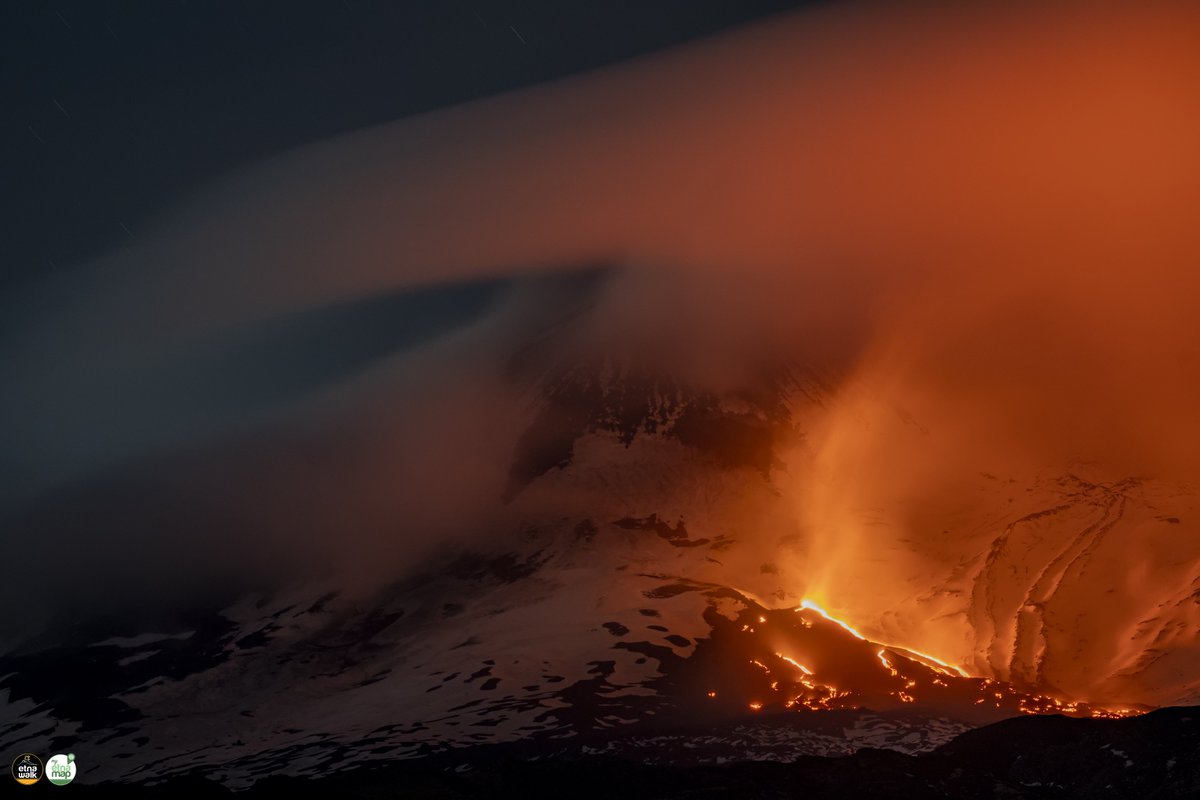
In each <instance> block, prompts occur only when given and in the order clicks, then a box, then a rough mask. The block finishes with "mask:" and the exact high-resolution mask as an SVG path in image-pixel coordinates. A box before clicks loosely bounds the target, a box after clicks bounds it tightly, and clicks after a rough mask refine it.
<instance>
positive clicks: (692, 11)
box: [0, 0, 803, 291]
mask: <svg viewBox="0 0 1200 800" xmlns="http://www.w3.org/2000/svg"><path fill="white" fill-rule="evenodd" d="M801 4H803V3H802V2H801V0H488V1H487V2H484V0H394V1H393V2H383V0H330V1H329V2H297V0H289V1H288V2H246V1H244V0H238V1H236V2H234V1H228V2H227V1H224V0H212V1H211V2H202V1H201V0H190V2H189V0H146V2H116V1H115V0H47V1H43V2H21V3H8V4H5V5H4V9H3V11H2V12H0V96H2V97H3V115H2V116H0V148H2V152H3V153H4V157H3V161H2V162H0V163H2V170H3V171H2V173H0V212H2V217H0V219H2V220H3V222H2V223H0V291H4V290H7V289H11V288H13V287H14V286H15V285H18V284H20V283H22V282H24V281H25V280H27V279H29V278H32V277H35V276H36V275H38V274H40V273H41V272H43V271H45V270H49V269H69V268H70V266H71V264H73V263H76V262H78V261H80V260H82V259H85V258H88V257H90V256H94V255H96V254H97V253H99V252H101V251H103V250H105V249H106V248H108V247H111V246H114V245H116V244H119V243H120V242H121V241H122V240H123V239H127V238H128V237H137V236H138V235H139V234H140V233H143V232H144V231H145V229H146V227H147V225H148V223H149V222H150V221H151V220H153V218H154V217H155V215H156V214H158V213H160V212H161V211H162V210H164V209H165V208H168V207H170V206H171V205H173V204H174V203H176V202H177V201H178V200H179V199H180V198H181V197H183V196H186V194H187V193H188V192H189V190H191V189H192V188H194V187H196V186H198V185H201V184H203V183H204V182H205V181H207V180H209V179H211V178H213V177H215V176H218V175H220V174H222V173H223V172H225V171H227V170H230V169H233V168H236V167H237V166H239V165H242V164H245V163H246V162H248V161H251V160H253V159H255V158H257V157H260V156H263V155H265V154H269V153H272V152H277V151H279V150H282V149H286V148H289V147H293V146H295V145H298V144H301V143H304V142H309V141H312V140H315V139H319V138H322V137H327V136H330V135H333V134H337V133H339V132H342V131H348V130H352V129H355V128H359V127H362V126H365V125H370V124H373V123H378V122H383V121H387V120H393V119H397V118H400V117H403V116H406V115H410V114H413V113H418V112H421V111H426V110H429V109H433V108H437V107H440V106H445V105H449V104H453V103H457V102H461V101H465V100H469V99H472V98H475V97H480V96H483V95H487V94H491V93H494V92H497V91H502V90H505V89H510V88H513V87H518V86H522V85H527V84H531V83H536V82H540V81H544V80H548V79H552V78H555V77H558V76H562V75H566V74H569V73H572V72H577V71H580V70H586V69H589V68H592V67H596V66H599V65H602V64H605V63H609V62H613V61H618V60H621V59H623V58H627V57H630V56H633V55H637V54H640V53H645V52H649V51H652V50H655V49H658V48H661V47H664V46H668V45H671V44H674V43H678V42H681V41H684V40H687V39H689V38H694V37H696V36H702V35H705V34H709V33H712V32H715V31H717V30H720V29H721V28H724V27H728V26H730V25H735V24H738V23H740V22H745V21H748V20H751V19H754V18H756V17H759V16H762V15H763V14H767V13H771V12H775V11H779V10H783V9H786V8H789V7H792V6H796V5H801Z"/></svg>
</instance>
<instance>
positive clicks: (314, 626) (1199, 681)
mask: <svg viewBox="0 0 1200 800" xmlns="http://www.w3.org/2000/svg"><path fill="white" fill-rule="evenodd" d="M1198 34H1200V13H1198V12H1197V11H1196V9H1194V8H1193V7H1191V6H1189V5H1186V4H1167V3H1163V4H1147V5H1138V6H1132V5H1124V4H1094V3H1089V4H1070V3H1068V4H1062V5H1056V6H1054V7H1053V8H1043V7H1037V6H1034V5H1028V6H1022V7H1021V11H1020V13H1013V12H1012V11H1010V10H1009V9H1008V7H1007V6H1000V5H992V4H980V5H975V4H972V5H971V6H970V7H969V8H955V9H939V10H938V11H937V13H935V12H934V11H933V10H932V9H931V8H928V9H927V8H924V7H921V8H916V7H906V8H904V9H898V8H895V7H892V6H887V7H884V6H871V7H868V6H862V7H859V6H854V7H851V8H831V9H823V10H820V11H817V12H808V13H804V14H798V15H795V16H794V17H790V18H785V19H779V20H774V21H772V22H771V23H770V24H767V25H762V26H756V27H749V28H746V29H744V30H740V31H737V32H734V33H731V34H728V35H726V36H723V37H720V38H716V39H713V40H711V41H707V42H703V43H700V44H697V45H693V46H689V47H686V48H682V49H680V50H678V51H674V52H671V53H666V54H663V55H660V56H655V57H652V58H647V59H643V60H639V61H637V62H631V63H628V64H625V65H622V66H619V67H616V68H612V69H609V70H605V71H603V72H599V73H595V74H591V75H588V76H584V77H581V78H575V79H572V80H570V81H567V82H563V83H559V84H552V85H547V86H544V87H539V88H535V89H531V90H527V91H522V92H519V93H514V94H511V95H507V96H502V97H497V98H493V99H488V100H485V101H481V102H478V103H474V104H471V105H467V106H463V107H460V108H456V109H451V110H448V111H444V112H438V113H436V114H431V115H429V116H427V117H423V118H420V119H417V120H412V121H406V122H402V123H397V124H395V125H386V126H381V127H377V128H372V129H368V130H365V131H362V132H359V133H356V134H354V135H351V136H348V137H342V138H340V139H337V140H333V141H330V142H328V143H324V144H322V145H319V146H316V147H311V148H305V149H303V150H300V151H297V152H295V153H290V154H286V155H283V156H280V157H278V158H276V159H274V160H272V161H271V162H268V163H264V164H263V165H262V166H260V167H259V168H258V169H257V170H255V171H254V172H252V173H249V174H246V175H241V176H238V177H235V178H232V179H229V180H228V181H227V182H226V183H224V184H223V185H220V186H216V187H214V188H213V189H212V190H210V191H209V192H208V193H207V194H206V195H204V196H202V197H200V198H198V199H197V200H195V201H194V202H193V205H192V206H191V207H189V208H188V209H185V210H183V211H180V212H179V213H178V214H177V216H175V217H174V218H172V219H170V220H168V221H166V222H165V223H164V224H163V225H162V227H161V229H160V231H159V232H158V233H157V235H156V236H155V237H152V238H149V239H147V240H145V241H142V242H139V243H138V244H136V245H133V246H131V247H129V248H127V249H125V250H122V251H119V252H115V253H113V254H111V255H110V256H109V257H107V258H104V259H101V260H100V261H98V262H96V263H95V264H92V265H90V266H88V267H86V268H83V269H81V270H78V271H76V272H74V273H73V274H70V275H59V276H52V277H50V278H48V279H47V280H45V281H44V282H42V283H40V284H36V285H33V286H31V287H29V288H28V290H27V291H26V292H25V293H23V294H21V295H20V296H16V297H11V298H7V299H5V301H4V305H3V309H2V311H3V314H2V317H0V319H2V322H0V325H2V326H3V328H2V330H0V336H2V338H0V372H2V373H3V374H4V375H6V376H7V381H8V382H7V385H8V389H7V390H6V391H5V393H3V395H2V396H0V530H3V531H4V534H3V536H4V537H5V538H4V546H5V548H6V551H15V550H17V549H19V548H20V547H23V546H26V545H27V544H28V543H30V542H36V549H37V551H38V552H39V553H54V554H55V569H54V570H53V571H38V572H36V573H35V572H33V571H31V570H29V569H28V568H27V566H26V563H25V561H24V560H19V559H12V560H6V561H5V562H4V565H3V570H4V572H3V573H2V578H3V580H2V581H0V586H2V587H3V588H2V592H3V595H0V596H2V597H3V599H4V601H5V602H6V603H7V604H8V605H9V607H16V604H17V601H18V599H19V600H20V603H21V608H23V609H27V610H26V611H25V612H24V613H23V614H22V615H20V616H13V617H10V618H8V619H5V620H4V621H2V622H0V632H2V633H3V642H4V646H3V648H2V651H3V655H2V656H0V660H2V661H3V662H4V663H3V664H0V675H2V676H4V677H2V678H0V689H3V690H6V691H7V697H6V705H5V713H4V718H3V719H0V722H2V723H3V725H2V726H0V739H3V741H4V742H6V743H8V744H9V745H11V746H17V744H16V743H17V742H21V743H37V744H39V746H40V745H41V743H44V745H45V747H48V748H51V749H53V748H56V747H59V746H65V744H66V743H67V742H83V743H86V744H87V745H88V746H89V747H90V748H92V749H91V752H92V753H94V754H98V755H102V756H104V759H105V765H106V766H105V767H104V770H105V772H104V773H102V774H104V775H105V776H106V777H113V778H121V779H130V778H137V777H139V776H145V775H151V774H153V775H161V774H173V773H178V772H185V771H187V770H190V769H193V768H197V767H203V768H205V769H207V770H211V774H213V775H214V776H216V777H218V778H221V779H223V780H228V781H231V782H233V783H235V784H237V783H239V782H241V783H242V784H244V783H245V782H248V781H250V780H252V779H253V778H254V777H257V776H261V775H264V774H268V773H276V772H284V773H290V774H317V773H319V772H321V771H323V770H327V769H328V768H330V767H331V765H334V764H348V763H357V762H358V761H361V760H371V759H377V758H394V757H397V756H413V755H424V754H428V753H430V752H434V751H440V750H441V749H443V748H446V747H451V746H464V745H468V744H478V743H481V742H485V741H486V742H494V741H499V742H511V741H519V740H522V739H526V738H531V739H538V738H539V737H551V738H553V737H560V736H567V737H571V736H584V735H585V734H586V735H594V734H596V733H597V732H606V731H609V730H610V729H623V728H624V727H625V726H634V727H635V728H637V731H636V736H637V737H642V738H636V737H635V738H634V739H631V740H627V741H626V743H625V744H622V745H619V747H632V748H635V749H636V748H638V747H641V746H642V745H641V744H638V742H642V741H649V740H650V739H653V737H655V736H658V735H660V734H661V730H659V728H658V723H657V721H656V720H655V719H654V718H656V717H661V718H662V719H664V720H667V721H668V722H670V723H671V724H686V725H695V724H700V723H707V722H709V721H710V720H711V721H713V722H714V723H720V724H726V723H729V722H730V721H731V720H732V721H734V722H737V721H740V720H742V719H743V718H746V717H749V718H750V719H754V718H755V715H758V714H759V712H764V711H765V712H770V711H772V710H793V711H796V713H797V715H798V717H797V718H803V719H806V720H808V721H809V723H811V725H812V726H813V730H816V729H817V728H820V727H821V726H822V725H825V724H826V723H825V722H824V721H822V720H824V719H825V718H821V717H810V716H809V715H807V713H805V714H801V712H800V711H799V709H798V707H806V708H838V709H869V711H864V710H859V711H856V712H854V713H855V714H856V715H857V716H854V717H853V719H852V720H851V722H849V723H847V724H846V725H844V726H840V727H841V728H842V733H841V734H838V735H837V736H832V737H830V736H824V737H823V735H822V734H819V733H812V735H808V734H804V735H803V736H800V738H801V739H803V740H804V741H803V742H800V743H795V744H794V745H789V746H791V748H792V749H791V750H790V751H789V752H793V753H795V752H805V753H810V754H827V753H828V752H844V751H846V750H848V749H857V747H858V744H854V745H846V744H845V742H846V741H853V740H854V737H853V736H850V735H849V734H847V733H846V731H847V730H867V729H871V730H875V728H874V727H873V726H876V723H877V721H878V719H884V720H885V723H886V724H881V727H879V729H878V731H877V732H879V736H878V737H873V736H866V735H864V736H862V737H860V738H861V739H862V742H861V743H860V744H876V745H877V744H879V742H880V741H884V742H885V743H887V744H888V745H889V746H896V747H900V749H907V750H908V751H911V752H917V751H923V750H927V749H931V748H932V747H934V746H936V745H938V744H941V743H943V742H945V741H948V740H949V738H950V737H952V736H953V735H954V734H957V733H959V732H961V731H963V730H965V729H966V728H968V727H970V726H972V725H977V724H980V723H982V722H986V721H991V720H994V719H998V718H1000V717H1002V716H1007V715H1012V714H1019V713H1022V712H1027V713H1028V712H1038V711H1050V710H1068V711H1071V712H1072V713H1077V714H1081V715H1091V714H1093V713H1096V714H1099V715H1104V714H1123V713H1126V712H1127V711H1139V710H1145V709H1147V708H1150V707H1156V706H1166V705H1180V704H1196V703H1200V696H1198V694H1200V652H1198V648H1200V642H1198V640H1197V635H1196V632H1197V630H1200V627H1198V625H1200V619H1198V615H1200V604H1198V602H1197V598H1198V597H1200V585H1198V581H1200V572H1198V571H1197V564H1198V563H1200V535H1197V534H1198V531H1197V530H1196V526H1197V524H1198V523H1197V518H1196V516H1195V514H1194V511H1195V508H1194V506H1195V502H1196V501H1195V487H1196V485H1197V483H1198V481H1200V461H1198V456H1197V453H1196V451H1195V448H1194V446H1193V442H1194V441H1195V440H1196V436H1197V434H1200V422H1198V419H1197V416H1196V413H1195V404H1194V398H1195V397H1196V392H1197V390H1198V389H1200V362H1198V360H1197V353H1198V350H1197V345H1198V344H1200V342H1198V340H1197V338H1198V334H1197V332H1196V328H1195V325H1194V308H1193V304H1194V301H1193V298H1194V297H1196V296H1200V294H1198V292H1197V290H1198V289H1200V286H1198V285H1197V284H1198V282H1200V278H1198V277H1197V274H1196V272H1195V270H1194V269H1193V268H1192V267H1193V265H1194V261H1195V257H1196V256H1197V254H1200V233H1198V231H1197V228H1196V226H1195V225H1194V223H1193V220H1192V216H1193V214H1192V210H1193V209H1194V208H1195V207H1196V201H1197V200H1200V196H1198V193H1200V159H1198V158H1197V156H1196V154H1195V148H1194V142H1195V141H1196V140H1197V137H1198V135H1200V96H1197V95H1196V93H1195V92H1194V87H1195V86H1196V85H1197V81H1198V80H1200V55H1198V54H1197V51H1196V49H1195V48H1194V46H1193V44H1194V42H1195V41H1196V40H1197V35H1198ZM947 64H953V66H954V68H953V69H947ZM797 609H801V610H797ZM818 609H819V610H818ZM760 618H761V619H760ZM833 620H838V621H840V624H839V623H838V622H835V621H833ZM81 660H82V661H83V662H86V663H89V664H90V665H91V666H92V668H91V669H90V670H89V671H88V673H87V676H86V677H85V678H80V677H78V676H77V675H76V672H75V670H74V668H73V667H72V665H75V664H78V663H80V662H81ZM72 676H74V677H72ZM910 682H911V684H910ZM773 684H774V685H773ZM301 687H302V688H301ZM710 693H712V696H710ZM843 693H844V694H843ZM906 698H907V699H906ZM1056 701H1057V702H1056ZM789 703H790V704H791V705H790V706H789ZM753 706H758V708H754V707H753ZM876 712H878V713H879V714H884V712H887V714H884V716H883V717H870V718H868V717H867V716H863V715H868V716H869V715H871V714H875V713H876ZM889 714H890V716H888V715H889ZM181 719H183V720H185V721H186V724H182V723H181V722H180V720H181ZM864 720H865V721H864ZM664 724H665V723H664ZM643 727H644V728H645V730H644V731H643V730H642V728H643ZM801 727H803V726H801ZM631 730H632V728H631ZM810 733H811V731H810ZM910 736H915V738H912V739H910V738H909V737H910ZM880 737H882V739H881V738H880ZM768 738H769V737H768ZM759 739H761V737H759ZM751 740H754V741H753V742H751V744H745V742H750V741H751ZM629 741H632V742H633V744H629V743H628V742H629ZM740 741H742V742H743V744H741V745H739V748H741V749H740V750H739V752H740V753H741V754H742V755H741V757H747V756H746V755H745V754H746V749H745V748H746V747H759V746H762V742H761V741H760V740H758V739H755V736H748V737H743V739H742V740H740ZM20 746H33V744H28V745H27V744H22V745H20ZM589 746H590V745H589ZM605 746H607V744H606V745H605ZM614 746H615V747H616V746H618V745H614ZM646 746H647V747H650V749H653V746H652V745H646ZM767 750H768V751H769V750H770V748H769V747H768V748H767ZM97 774H101V773H97Z"/></svg>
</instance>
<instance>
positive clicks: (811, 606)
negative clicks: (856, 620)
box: [796, 598, 867, 641]
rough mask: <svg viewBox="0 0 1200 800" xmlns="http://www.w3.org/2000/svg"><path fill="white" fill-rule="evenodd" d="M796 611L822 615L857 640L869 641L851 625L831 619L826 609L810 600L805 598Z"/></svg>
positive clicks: (835, 618)
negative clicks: (813, 612)
mask: <svg viewBox="0 0 1200 800" xmlns="http://www.w3.org/2000/svg"><path fill="white" fill-rule="evenodd" d="M796 610H797V611H815V612H817V613H818V614H820V615H821V616H822V617H824V618H825V619H827V620H829V621H830V622H832V623H833V624H834V625H840V626H841V627H842V628H843V629H844V630H845V631H846V632H847V633H849V634H851V635H852V636H854V637H855V638H858V639H862V640H863V641H866V639H867V637H865V636H863V635H862V634H861V633H859V632H858V631H856V630H854V628H851V627H850V626H849V625H847V624H846V623H844V622H842V621H841V620H840V619H838V618H837V617H831V616H830V615H829V612H827V611H826V610H825V609H823V608H821V607H820V606H819V605H817V604H816V603H814V602H813V601H812V600H809V599H808V598H805V599H804V600H802V601H801V602H800V607H799V608H797V609H796Z"/></svg>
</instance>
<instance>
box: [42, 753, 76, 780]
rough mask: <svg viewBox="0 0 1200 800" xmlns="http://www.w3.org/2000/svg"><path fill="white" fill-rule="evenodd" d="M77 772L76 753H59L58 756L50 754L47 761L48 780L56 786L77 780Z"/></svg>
mask: <svg viewBox="0 0 1200 800" xmlns="http://www.w3.org/2000/svg"><path fill="white" fill-rule="evenodd" d="M75 772H76V769H75V754H74V753H67V754H66V755H63V754H62V753H59V754H58V755H56V756H50V758H49V759H48V760H47V761H46V780H48V781H50V782H51V783H53V784H54V785H55V786H66V785H67V784H68V783H70V782H71V781H73V780H75Z"/></svg>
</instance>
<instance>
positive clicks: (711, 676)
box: [664, 600, 1149, 723]
mask: <svg viewBox="0 0 1200 800" xmlns="http://www.w3.org/2000/svg"><path fill="white" fill-rule="evenodd" d="M706 619H707V621H708V622H709V624H710V625H711V626H712V635H711V637H710V638H709V639H707V640H702V641H701V642H699V643H698V645H697V649H696V652H695V653H694V654H693V655H692V657H690V658H688V659H682V660H680V661H679V662H678V663H674V664H672V665H670V668H669V669H667V670H666V671H667V672H668V673H669V674H670V675H671V678H670V680H669V683H670V684H672V685H671V687H670V689H671V693H673V694H676V696H678V697H679V699H680V700H681V701H683V700H685V699H686V698H697V697H698V698H700V699H702V700H703V701H704V703H705V704H706V705H707V707H708V708H710V709H711V710H712V711H713V712H720V713H728V714H736V713H743V714H744V713H746V710H747V709H748V710H749V711H751V712H760V713H762V712H768V711H773V710H774V711H781V710H787V709H791V710H799V711H804V710H810V711H824V710H831V709H856V708H867V709H872V710H875V711H889V710H903V709H914V710H915V709H919V710H920V711H922V712H924V713H934V714H938V715H944V716H947V717H952V718H956V719H960V720H964V721H967V722H972V723H986V722H991V721H995V720H998V719H1003V718H1007V717H1013V716H1017V715H1018V714H1064V715H1069V716H1076V717H1125V716H1132V715H1136V714H1141V713H1144V712H1145V711H1147V710H1149V709H1147V708H1142V707H1125V708H1110V707H1106V706H1098V705H1093V704H1089V703H1086V702H1082V701H1079V700H1075V699H1068V698H1059V697H1053V696H1051V695H1049V694H1044V693H1039V692H1036V691H1025V690H1022V689H1020V688H1018V687H1017V686H1014V685H1013V684H1011V683H1009V682H1006V681H997V680H992V679H990V678H984V677H977V676H971V675H968V674H967V673H966V672H965V670H963V669H962V668H961V667H958V666H955V665H952V664H948V663H945V662H943V661H941V660H940V659H937V658H935V657H933V656H930V655H928V654H925V653H920V652H917V651H915V650H912V649H911V648H907V647H902V646H899V645H894V644H888V643H882V642H873V641H871V640H869V639H867V638H866V637H865V636H863V635H862V634H860V633H859V632H858V631H857V630H855V628H854V627H853V626H851V625H850V624H848V623H846V622H845V621H843V620H840V619H837V618H836V617H834V616H832V615H831V614H829V613H828V612H826V611H825V610H824V609H822V608H821V607H820V606H818V605H817V604H816V603H813V602H811V601H808V600H806V601H804V603H803V604H802V605H801V606H800V607H799V608H796V609H794V610H769V609H766V608H764V607H762V606H759V605H758V604H756V603H753V602H752V601H750V605H749V607H748V608H746V609H745V610H744V611H742V612H741V613H739V614H738V615H737V618H736V619H735V620H731V619H729V618H728V617H726V616H722V615H721V614H720V613H717V610H716V608H715V607H710V609H709V610H708V612H707V613H706ZM667 666H668V665H666V664H664V667H667ZM681 695H682V696H681ZM681 705H683V703H681Z"/></svg>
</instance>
